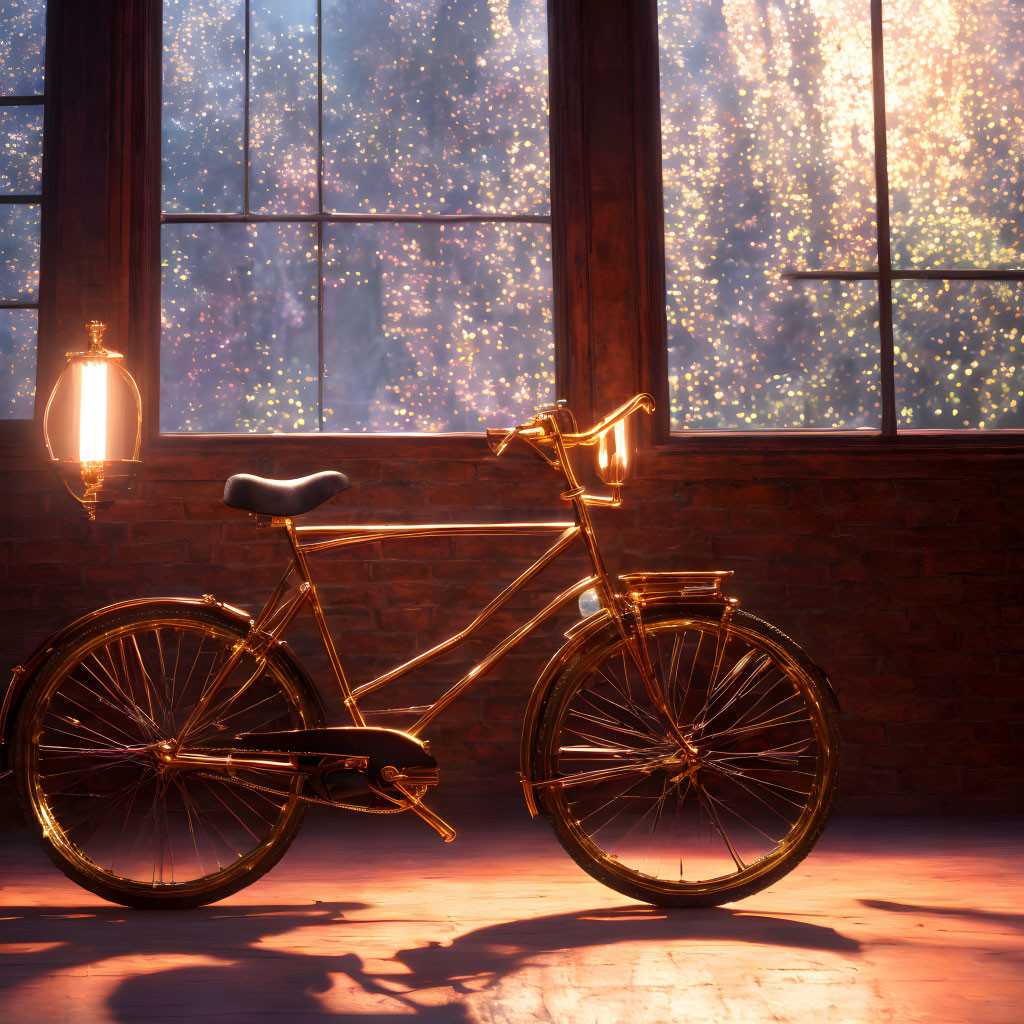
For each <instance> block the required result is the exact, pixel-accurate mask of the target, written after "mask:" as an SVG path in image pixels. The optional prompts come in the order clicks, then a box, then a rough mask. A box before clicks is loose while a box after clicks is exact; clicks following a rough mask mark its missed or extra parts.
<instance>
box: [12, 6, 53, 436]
mask: <svg viewBox="0 0 1024 1024" xmlns="http://www.w3.org/2000/svg"><path fill="white" fill-rule="evenodd" d="M53 6H54V5H53V3H52V2H49V0H48V2H47V4H46V14H45V22H46V28H45V30H44V31H45V32H46V39H47V40H49V35H50V19H51V16H52V9H53ZM49 65H50V52H49V45H47V47H46V51H45V53H44V55H43V93H42V95H34V94H33V95H28V94H24V95H16V96H14V95H12V96H0V107H4V108H17V107H41V108H42V113H43V155H42V176H41V181H40V186H39V191H38V192H31V193H20V194H10V195H5V196H0V205H2V206H16V205H26V206H27V205H32V206H38V207H39V214H40V230H39V263H40V265H39V277H38V283H37V285H36V299H35V302H0V309H34V310H35V311H36V392H35V395H34V396H33V400H32V408H33V411H32V415H31V416H20V417H17V418H14V417H12V418H10V419H5V420H2V421H0V423H2V424H3V433H5V434H9V435H13V436H19V435H21V436H25V435H27V434H28V433H29V431H30V430H31V426H30V424H34V422H35V420H36V418H37V413H38V407H39V385H38V381H39V339H40V335H41V330H40V321H41V319H42V308H43V300H44V298H45V297H46V296H45V294H44V293H45V292H46V291H47V289H46V288H45V287H44V284H43V282H44V277H43V250H44V245H43V240H44V238H45V232H46V228H47V224H46V220H47V217H46V213H45V209H46V203H45V185H46V167H47V162H48V161H47V154H46V137H47V123H48V120H49V119H48V117H47V110H48V104H49V101H48V93H49V89H50V66H49ZM44 405H45V403H44Z"/></svg>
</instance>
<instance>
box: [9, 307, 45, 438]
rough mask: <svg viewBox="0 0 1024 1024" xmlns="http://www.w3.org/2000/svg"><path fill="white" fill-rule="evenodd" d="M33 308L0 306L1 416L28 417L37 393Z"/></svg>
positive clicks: (36, 314)
mask: <svg viewBox="0 0 1024 1024" xmlns="http://www.w3.org/2000/svg"><path fill="white" fill-rule="evenodd" d="M38 321H39V314H38V313H37V312H36V311H35V310H34V309H0V366H2V367H3V383H2V384H0V419H5V420H30V419H31V418H32V410H33V405H34V401H35V394H36V383H35V382H36V326H37V324H38Z"/></svg>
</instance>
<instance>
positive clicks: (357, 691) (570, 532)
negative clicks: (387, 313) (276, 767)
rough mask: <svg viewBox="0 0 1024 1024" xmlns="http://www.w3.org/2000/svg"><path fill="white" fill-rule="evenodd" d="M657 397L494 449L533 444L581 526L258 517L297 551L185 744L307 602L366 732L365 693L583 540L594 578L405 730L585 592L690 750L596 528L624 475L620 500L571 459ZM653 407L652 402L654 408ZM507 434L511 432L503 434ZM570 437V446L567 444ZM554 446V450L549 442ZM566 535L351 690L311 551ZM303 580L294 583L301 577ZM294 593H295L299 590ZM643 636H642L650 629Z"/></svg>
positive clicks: (633, 605)
mask: <svg viewBox="0 0 1024 1024" xmlns="http://www.w3.org/2000/svg"><path fill="white" fill-rule="evenodd" d="M646 401H651V400H650V398H649V396H647V395H638V396H636V397H635V398H634V399H633V400H632V401H631V402H629V403H627V404H626V405H624V406H622V407H621V408H620V409H618V410H616V412H615V413H613V414H612V415H611V416H609V417H607V418H606V419H605V420H603V421H602V422H601V423H599V424H598V425H597V426H596V427H594V428H593V429H592V430H591V431H588V432H586V433H584V434H577V433H575V432H573V433H568V434H565V433H563V431H562V429H561V427H560V424H559V416H560V414H561V413H562V410H561V409H558V408H556V409H554V410H551V411H549V412H548V413H546V414H541V415H539V416H538V417H536V418H535V420H534V421H533V422H534V423H535V424H539V425H536V426H528V427H517V428H516V430H515V431H513V432H511V433H509V434H507V435H505V436H504V437H503V438H502V440H501V442H500V444H497V445H495V446H494V450H495V453H496V454H500V452H501V451H503V450H504V448H505V447H506V445H507V444H508V443H509V441H510V440H511V439H512V437H514V436H515V435H516V434H520V435H521V436H522V437H523V439H524V440H525V441H526V442H527V443H528V444H530V445H531V447H533V448H534V449H535V450H536V451H537V452H538V454H540V455H541V457H542V458H543V459H544V461H546V462H547V463H548V464H549V465H551V466H553V467H555V468H556V469H558V470H560V471H561V473H562V476H563V478H564V482H565V485H566V490H565V491H563V492H562V494H561V498H562V499H563V500H564V501H568V502H571V504H572V507H573V510H574V513H575V522H546V523H493V524H487V523H441V524H423V525H419V524H411V525H368V526H367V525H358V526H347V525H324V526H296V525H295V523H294V522H293V521H292V519H290V518H287V517H269V516H259V515H257V516H256V519H257V523H258V524H262V525H263V526H270V527H273V528H279V529H283V530H284V531H285V533H286V535H287V538H288V542H289V546H290V549H291V555H292V561H291V564H289V566H288V568H287V569H286V570H285V572H284V575H283V576H282V577H281V580H280V582H279V583H278V584H277V587H276V588H275V589H274V591H273V593H272V594H271V595H270V598H269V599H268V600H267V602H266V604H265V605H264V606H263V609H262V610H261V611H260V612H259V614H258V615H257V616H256V618H255V619H254V620H253V622H252V625H251V627H250V630H249V635H248V636H247V637H246V639H245V640H244V641H243V642H241V643H239V644H238V645H237V646H236V648H235V650H234V652H233V653H232V655H231V656H230V657H229V658H228V659H227V660H226V661H225V663H224V665H223V666H222V667H221V668H220V670H219V672H218V673H217V674H216V676H215V678H214V679H213V680H212V681H211V684H210V686H209V689H208V692H207V693H206V694H205V695H204V696H203V697H202V699H200V701H199V702H197V704H196V707H195V708H194V710H193V711H192V714H191V715H190V716H189V719H188V721H187V722H186V724H185V726H184V728H183V729H182V730H181V736H180V740H181V742H182V743H183V744H184V742H185V740H186V738H187V736H188V734H189V732H190V730H191V729H192V728H193V727H194V725H195V723H196V722H198V721H200V720H201V719H202V717H203V715H204V714H205V713H206V712H207V711H208V710H209V707H210V704H211V703H212V700H213V695H214V694H215V693H216V692H217V691H218V690H219V689H220V687H221V686H222V684H223V683H224V682H226V681H227V679H228V678H229V677H230V675H231V673H232V672H233V671H234V669H235V667H236V665H237V664H238V663H239V661H240V660H241V658H242V656H243V655H244V654H245V653H249V654H251V655H253V656H254V657H255V658H257V659H260V658H262V657H263V656H264V655H265V654H266V652H267V651H268V650H269V649H270V648H271V646H272V645H274V644H276V643H279V642H280V641H281V638H282V636H283V634H284V632H285V630H286V629H287V627H288V625H289V624H290V623H291V621H292V619H293V618H294V617H295V615H296V613H297V612H298V611H299V609H300V608H301V606H302V605H303V604H304V603H306V602H308V603H309V605H310V609H311V611H312V613H313V618H314V621H315V622H316V625H317V629H318V631H319V633H320V637H321V640H322V641H323V644H324V648H325V650H326V652H327V657H328V660H329V661H330V664H331V669H332V672H333V674H334V678H335V682H336V684H337V686H338V689H339V692H340V694H341V696H342V699H343V701H344V704H345V707H346V708H347V710H348V712H349V714H350V715H351V717H352V721H353V724H354V725H356V726H362V725H365V724H366V720H365V718H364V716H363V713H362V712H361V711H360V709H359V705H358V701H359V698H360V697H364V696H366V695H367V694H370V693H373V692H375V691H376V690H379V689H381V688H382V687H384V686H386V685H387V684H388V683H391V682H393V681H394V680H396V679H399V678H401V677H402V676H403V675H405V674H407V673H408V672H411V671H412V670H414V669H416V668H419V667H420V666H422V665H425V664H427V663H429V662H431V661H433V660H434V659H436V658H438V657H440V656H441V655H443V654H445V653H447V652H448V651H450V650H451V649H452V648H453V647H456V646H457V645H458V644H460V643H462V642H463V641H465V640H466V639H468V638H469V637H471V636H473V635H474V634H475V633H477V632H478V631H479V630H480V629H481V628H482V627H483V626H484V625H485V624H486V623H487V622H488V621H489V620H490V619H491V618H492V617H493V616H494V615H495V614H496V613H497V612H498V611H499V610H500V609H501V608H502V607H503V606H504V605H505V604H507V602H508V601H509V600H510V599H511V598H512V597H513V596H514V595H515V594H517V593H518V592H519V591H520V590H521V589H522V588H523V587H524V586H525V585H526V584H527V583H529V581H530V580H532V579H533V578H534V577H535V576H536V575H537V574H538V573H540V572H541V571H542V570H543V569H545V568H546V567H547V566H548V565H550V564H551V563H552V562H553V561H554V560H555V559H556V558H558V557H559V555H561V554H562V553H563V552H564V551H565V550H567V549H568V547H569V546H570V545H571V544H572V542H573V541H574V540H576V539H577V538H579V539H580V540H581V541H582V542H583V545H584V547H585V548H586V551H587V554H588V556H589V558H590V562H591V565H592V566H593V569H594V572H593V574H592V575H590V576H587V577H585V578H584V579H582V580H580V581H579V582H578V583H575V584H574V585H573V586H571V587H569V588H568V589H566V590H564V591H562V593H560V594H559V595H558V596H557V597H555V598H553V599H552V600H551V601H549V602H548V604H547V605H545V607H544V608H542V609H541V610H540V611H539V612H538V613H537V614H536V615H534V616H533V617H532V618H530V619H529V620H528V621H526V622H525V623H523V624H522V625H521V626H519V628H518V629H516V630H514V631H513V632H512V633H511V634H509V635H508V636H507V637H506V638H505V639H504V640H502V641H501V642H499V643H498V644H497V645H496V646H495V647H494V648H493V649H492V650H491V651H490V653H488V654H487V655H486V656H485V657H484V658H483V659H482V660H480V661H478V662H477V663H476V664H475V665H474V666H473V667H472V668H471V669H470V670H469V671H468V672H467V673H465V675H463V676H462V678H461V679H459V680H458V681H457V682H456V683H455V684H454V685H453V686H452V687H451V688H449V689H448V690H446V691H445V692H444V693H443V694H442V695H441V696H440V697H439V698H438V699H437V700H436V701H434V703H433V704H430V705H428V706H426V707H424V708H415V709H408V710H409V711H410V712H414V711H418V712H422V714H421V715H420V717H419V718H418V719H417V720H416V722H415V723H414V724H413V725H412V726H411V727H410V728H409V729H407V730H404V731H406V732H407V733H408V734H409V735H411V736H414V737H418V736H419V734H420V733H421V732H422V731H423V730H424V729H425V728H426V727H427V726H428V725H429V724H430V723H431V722H432V721H433V720H434V719H435V718H436V717H437V716H438V715H439V714H440V713H441V712H442V711H444V710H445V708H447V707H448V706H449V705H450V704H451V703H452V702H453V701H455V700H456V699H457V698H458V697H459V696H460V695H461V694H462V693H463V692H464V691H465V690H466V689H468V688H469V687H470V686H472V685H473V684H474V683H475V682H476V681H477V680H479V679H480V677H481V676H483V675H484V674H485V673H486V672H487V671H488V670H490V669H491V668H493V667H494V665H495V664H497V662H498V661H499V660H500V659H501V658H502V657H503V656H504V655H505V654H506V653H508V651H510V650H511V649H512V648H513V647H514V646H515V645H516V644H517V643H519V642H520V641H521V640H522V639H523V638H524V637H526V636H527V635H528V634H529V633H531V632H532V631H533V630H534V629H535V628H536V627H537V626H539V625H540V624H541V623H543V622H544V621H545V620H546V619H548V618H550V616H552V615H554V614H555V613H556V612H557V611H559V610H560V609H561V608H562V607H563V606H564V605H566V604H567V603H568V602H569V601H571V600H573V599H574V598H578V597H579V596H580V594H582V593H583V592H584V591H586V590H588V589H590V588H594V589H595V590H596V592H597V594H598V596H599V599H600V603H601V606H602V608H603V609H604V610H605V611H606V613H607V615H608V616H609V617H610V619H611V620H613V621H614V623H615V625H616V626H617V628H618V630H619V632H620V634H621V636H622V638H623V641H624V643H625V645H626V649H627V650H628V651H629V653H630V656H631V658H632V660H633V661H634V662H635V664H636V666H637V668H638V670H639V672H640V675H641V677H642V679H643V681H644V685H645V688H646V689H647V692H648V695H649V696H650V698H651V700H652V701H653V703H654V705H655V706H656V707H657V708H658V709H659V710H660V711H661V713H662V716H663V718H664V719H665V722H666V724H667V725H668V727H669V729H670V731H671V732H672V733H673V734H674V735H675V737H676V739H677V740H678V741H679V743H680V744H681V745H682V746H683V747H685V748H689V747H690V744H689V741H688V740H687V739H686V737H685V736H684V735H683V733H682V732H681V731H680V729H679V727H678V725H677V724H676V723H675V719H674V718H673V716H672V715H671V714H670V713H669V711H668V708H667V707H666V705H665V698H664V695H663V694H662V692H661V688H660V686H659V685H658V684H657V683H656V681H655V674H654V671H653V668H652V667H651V664H650V661H649V659H648V655H647V650H646V646H645V644H644V643H643V642H637V639H636V636H637V634H636V633H634V632H633V631H632V630H631V629H629V628H628V625H627V618H629V617H631V616H634V617H637V618H639V616H640V614H641V611H640V604H641V603H642V602H638V601H637V600H636V599H635V597H634V596H632V595H631V594H630V593H629V591H628V589H626V588H623V587H622V586H621V585H620V584H619V583H618V582H617V581H615V580H613V579H612V577H611V576H609V574H608V571H607V569H606V568H605V565H604V560H603V558H602V557H601V552H600V548H599V546H598V542H597V536H596V533H595V531H594V526H593V522H592V520H591V517H590V511H589V507H590V506H592V505H600V506H605V507H618V506H619V505H620V504H621V497H620V495H621V483H622V479H621V477H620V476H616V477H615V478H614V479H613V481H612V483H611V487H612V493H611V495H597V494H590V493H588V492H587V490H586V488H585V487H584V486H583V485H581V484H580V482H579V479H578V477H577V475H576V472H575V470H574V468H573V465H572V461H571V459H570V458H569V456H568V451H567V449H568V447H569V445H570V444H571V445H592V444H595V443H597V442H599V441H602V439H603V438H604V437H605V435H606V434H607V433H608V432H609V431H610V430H614V429H621V428H619V427H617V425H620V424H621V423H622V422H623V421H624V420H625V418H626V417H627V416H629V415H630V414H631V413H633V412H635V411H636V410H637V409H639V408H644V407H645V402H646ZM652 406H653V402H652ZM566 415H567V416H568V417H569V418H568V421H567V422H568V423H569V424H571V425H572V426H575V423H574V422H573V421H572V420H571V414H568V413H567V412H566ZM498 433H499V434H500V433H502V432H498ZM567 441H568V442H569V444H567ZM542 442H543V444H544V445H545V446H546V445H550V446H551V453H550V454H549V453H548V451H546V450H545V449H544V448H543V447H541V443H542ZM551 532H559V533H560V536H559V537H558V539H557V540H556V541H555V543H554V544H553V545H552V546H551V547H550V548H549V549H548V550H547V551H546V552H545V553H544V554H543V555H541V556H540V557H539V558H538V559H537V560H536V561H535V562H534V563H533V564H532V565H530V566H529V567H528V568H527V569H526V570H524V571H523V572H522V573H521V574H520V575H519V576H518V578H517V579H515V580H514V581H513V582H512V583H511V584H509V586H508V587H506V588H505V589H504V590H503V591H502V592H501V593H499V594H498V595H497V596H496V597H495V598H493V599H492V600H491V601H490V603H489V604H487V605H486V606H485V607H484V608H483V610H482V611H481V612H480V613H479V614H478V615H477V616H476V618H475V619H473V621H472V622H471V623H470V624H469V625H468V626H466V627H465V628H463V629H461V630H459V631H458V632H456V633H454V634H452V635H451V636H449V637H448V638H447V639H446V640H443V641H442V642H441V643H439V644H437V645H435V646H434V647H432V648H431V649H430V650H428V651H425V652H423V653H422V654H418V655H416V656H415V657H413V658H411V659H410V660H409V661H406V662H404V663H403V664H401V665H398V666H396V667H394V668H392V669H389V670H388V671H386V672H384V673H382V674H381V675H379V676H377V677H376V678H375V679H372V680H370V681H369V682H367V683H364V684H362V685H361V686H357V687H355V688H354V689H353V688H352V687H351V686H350V684H349V682H348V679H347V678H346V676H345V671H344V668H343V667H342V664H341V659H340V657H339V655H338V651H337V648H336V647H335V645H334V640H333V638H332V636H331V633H330V630H329V629H328V627H327V622H326V619H325V617H324V612H323V607H322V605H321V603H320V597H319V594H318V593H317V589H316V584H315V582H314V581H313V576H312V573H311V571H310V568H309V561H308V558H307V555H309V554H311V553H315V552H320V551H327V550H330V549H333V548H340V547H348V546H351V545H355V544H365V543H369V542H372V541H377V540H384V539H389V538H397V537H404V538H407V539H412V538H424V537H445V536H447V537H453V536H456V537H457V536H488V535H490V536H496V535H507V534H536V533H541V534H543V533H551ZM293 577H294V581H293ZM294 584H297V585H295V586H294V590H293V591H292V592H290V590H291V589H292V585H294ZM641 632H642V631H641ZM253 678H255V677H250V678H249V679H248V680H246V681H245V682H243V683H242V684H241V686H240V687H238V688H237V689H236V690H235V691H234V693H232V694H231V695H230V696H229V697H228V698H227V699H226V700H223V701H221V704H223V705H224V706H226V705H228V704H230V703H232V702H233V701H234V700H236V699H237V698H238V697H240V696H241V695H242V694H243V693H244V692H245V690H246V689H247V687H248V686H249V685H250V684H251V682H252V680H253Z"/></svg>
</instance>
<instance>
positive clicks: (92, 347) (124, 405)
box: [43, 320, 142, 519]
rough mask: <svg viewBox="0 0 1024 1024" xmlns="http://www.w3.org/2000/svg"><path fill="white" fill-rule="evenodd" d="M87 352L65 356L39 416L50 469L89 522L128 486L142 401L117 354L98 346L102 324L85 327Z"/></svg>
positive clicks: (134, 463)
mask: <svg viewBox="0 0 1024 1024" xmlns="http://www.w3.org/2000/svg"><path fill="white" fill-rule="evenodd" d="M85 329H86V331H88V333H89V348H88V349H87V350H86V351H84V352H68V353H67V359H68V364H67V366H65V367H64V372H63V373H62V374H61V375H60V378H59V379H58V381H57V383H56V385H54V388H53V391H52V392H51V393H50V399H49V401H48V402H47V403H46V412H45V414H44V415H43V437H44V439H45V440H46V449H47V451H48V452H49V453H50V458H51V459H52V460H53V463H54V467H55V468H56V470H57V472H58V473H59V475H60V477H61V479H62V480H63V481H64V483H65V485H66V486H67V489H68V490H69V491H70V492H71V494H72V496H73V497H74V498H75V499H76V500H77V501H80V502H81V503H82V505H83V506H84V507H85V510H86V512H88V514H89V518H90V519H95V518H96V510H97V509H100V508H109V506H110V505H111V504H113V502H114V499H115V498H116V497H117V496H118V494H120V493H121V492H122V491H124V490H126V489H127V488H128V487H129V486H130V484H131V480H132V477H133V475H134V472H135V468H136V467H137V465H138V461H139V451H140V449H141V446H142V399H141V397H140V395H139V389H138V387H137V386H136V384H135V381H134V380H133V379H132V375H131V374H130V373H129V372H128V371H127V370H126V369H125V368H124V367H123V366H122V365H121V360H122V358H123V356H122V355H121V353H120V352H111V351H110V349H107V348H104V347H103V332H104V331H105V330H106V324H101V323H99V322H98V321H96V320H93V321H90V322H89V323H87V324H86V325H85Z"/></svg>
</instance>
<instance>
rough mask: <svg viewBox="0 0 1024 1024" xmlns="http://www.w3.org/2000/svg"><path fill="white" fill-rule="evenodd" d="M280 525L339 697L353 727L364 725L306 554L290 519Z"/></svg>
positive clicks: (364, 721)
mask: <svg viewBox="0 0 1024 1024" xmlns="http://www.w3.org/2000/svg"><path fill="white" fill-rule="evenodd" d="M282 525H283V526H284V528H285V532H286V533H287V534H288V542H289V544H291V548H292V557H293V558H294V559H295V565H296V567H297V568H298V570H299V575H300V576H301V577H302V580H303V582H304V583H307V584H308V585H309V594H308V596H309V606H310V608H312V609H313V619H314V621H315V622H316V627H317V629H318V630H320V637H321V639H322V640H323V642H324V649H325V650H326V651H327V658H328V660H329V661H330V663H331V668H332V669H333V671H334V678H335V679H336V680H337V682H338V689H339V690H340V691H341V696H342V698H343V699H344V701H345V707H347V708H348V711H349V714H350V715H351V716H352V721H353V723H354V724H355V725H366V719H365V718H363V713H362V712H361V711H360V710H359V708H358V707H357V706H356V702H355V700H354V699H353V697H352V690H351V688H350V687H349V685H348V680H347V679H346V678H345V670H344V669H343V668H342V667H341V659H340V658H339V657H338V652H337V650H336V649H335V646H334V640H333V639H332V637H331V634H330V631H329V630H328V628H327V620H326V619H325V618H324V610H323V608H322V607H321V605H320V595H319V594H318V593H317V589H316V584H315V583H314V582H313V577H312V576H311V574H310V571H309V563H308V562H307V561H306V553H305V552H304V551H303V550H302V547H301V546H300V545H299V540H298V537H296V535H295V525H294V524H293V523H292V521H291V519H285V520H284V522H283V523H282Z"/></svg>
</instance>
